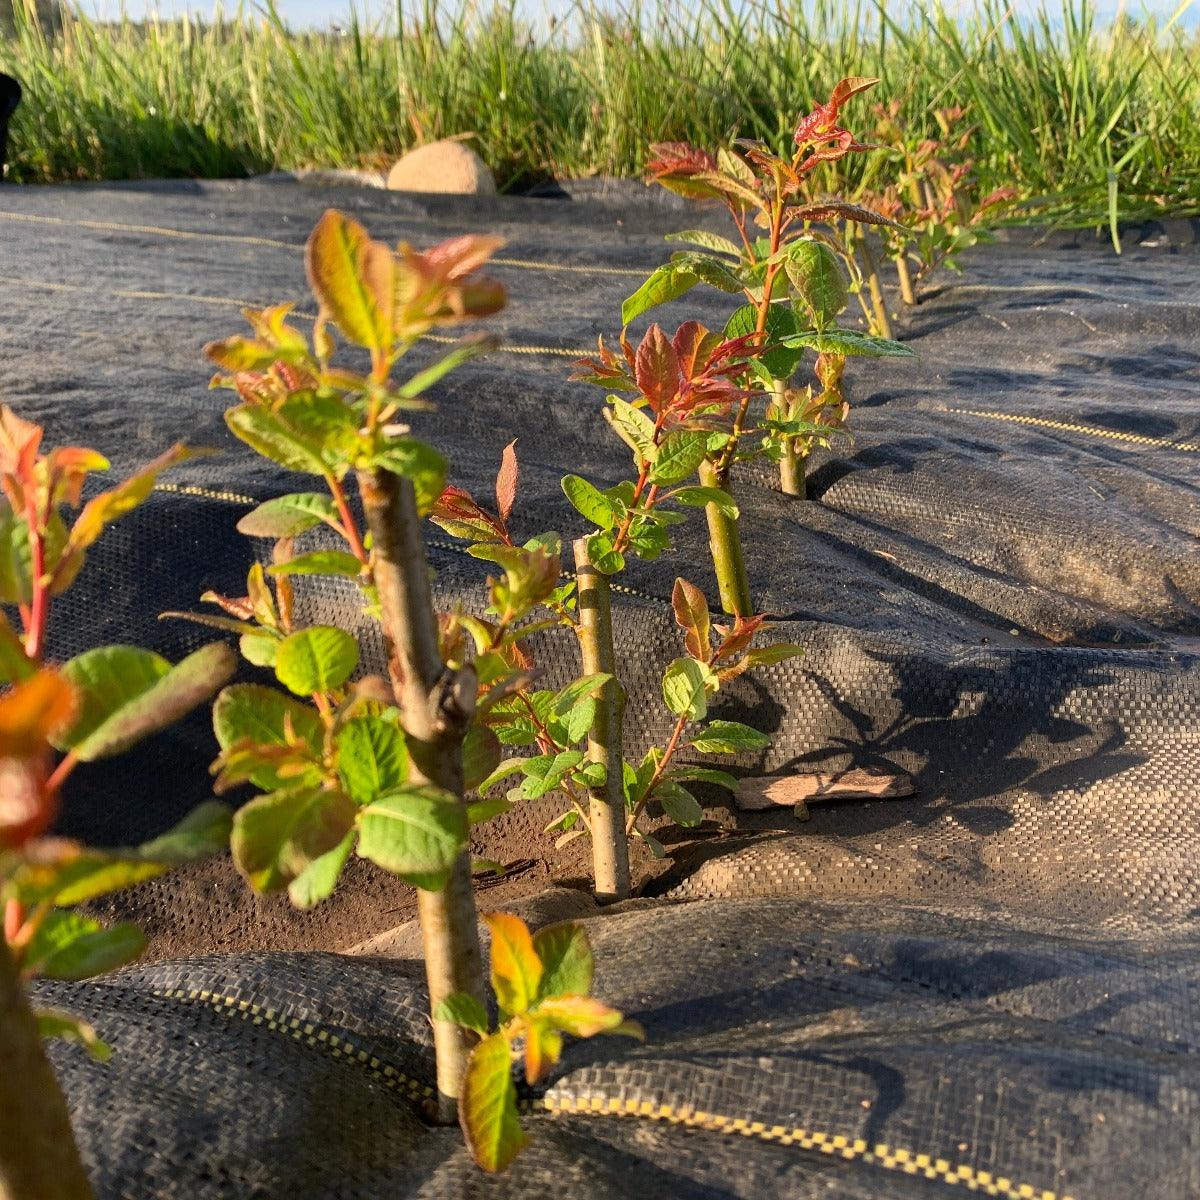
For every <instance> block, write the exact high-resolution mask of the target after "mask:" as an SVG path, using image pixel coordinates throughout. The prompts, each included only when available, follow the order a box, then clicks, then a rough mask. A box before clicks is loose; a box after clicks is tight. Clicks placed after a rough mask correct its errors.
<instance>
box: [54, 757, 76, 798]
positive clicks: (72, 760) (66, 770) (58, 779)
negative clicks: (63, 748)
mask: <svg viewBox="0 0 1200 1200" xmlns="http://www.w3.org/2000/svg"><path fill="white" fill-rule="evenodd" d="M77 766H79V759H78V758H76V757H75V751H74V750H70V751H68V752H67V754H66V755H65V756H64V757H63V759H62V760H61V761H60V762H59V764H58V766H57V767H55V768H54V770H53V771H52V772H51V773H50V777H49V778H48V779H47V780H46V791H47V792H48V793H50V794H51V795H53V794H54V793H55V792H57V791H58V790H59V788H61V787H62V785H63V784H64V783H65V782H66V779H67V776H68V775H70V774H71V772H72V771H74V770H75V768H76V767H77Z"/></svg>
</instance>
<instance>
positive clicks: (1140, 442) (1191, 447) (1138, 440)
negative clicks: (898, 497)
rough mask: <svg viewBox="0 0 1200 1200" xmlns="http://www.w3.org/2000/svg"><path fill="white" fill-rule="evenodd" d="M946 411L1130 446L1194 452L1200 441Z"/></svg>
mask: <svg viewBox="0 0 1200 1200" xmlns="http://www.w3.org/2000/svg"><path fill="white" fill-rule="evenodd" d="M945 411H946V412H951V413H957V414H959V415H960V416H964V417H986V418H987V419H988V420H992V421H1008V422H1011V423H1012V424H1014V425H1029V426H1032V427H1033V428H1035V429H1053V430H1057V431H1059V432H1061V433H1082V434H1085V435H1086V436H1088V437H1096V438H1104V439H1105V440H1106V441H1110V442H1128V443H1129V444H1130V445H1132V446H1149V447H1151V448H1153V449H1156V450H1180V451H1183V452H1185V453H1189V454H1195V453H1197V452H1198V451H1200V443H1196V442H1175V441H1172V440H1171V439H1170V438H1158V437H1146V436H1144V435H1142V434H1140V433H1121V432H1120V431H1119V430H1116V429H1105V428H1104V427H1103V426H1102V425H1085V424H1082V423H1080V422H1078V421H1052V420H1049V419H1048V418H1046V417H1029V416H1025V415H1023V414H1020V413H1006V412H990V411H988V410H987V409H981V408H947V409H946V410H945Z"/></svg>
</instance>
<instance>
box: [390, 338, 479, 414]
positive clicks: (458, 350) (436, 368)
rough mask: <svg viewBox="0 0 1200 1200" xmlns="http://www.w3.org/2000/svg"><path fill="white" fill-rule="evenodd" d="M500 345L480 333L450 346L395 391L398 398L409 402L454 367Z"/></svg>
mask: <svg viewBox="0 0 1200 1200" xmlns="http://www.w3.org/2000/svg"><path fill="white" fill-rule="evenodd" d="M499 345H500V339H499V338H498V337H496V336H495V335H493V334H489V333H480V334H474V335H472V336H470V337H465V338H463V339H462V340H461V341H460V342H457V343H456V344H455V345H453V346H451V347H450V348H449V349H448V350H447V351H446V352H445V353H444V354H442V355H441V356H440V357H438V358H436V359H434V361H433V362H431V363H430V364H429V365H428V366H427V367H422V368H421V369H420V370H419V371H417V372H416V373H415V374H414V375H412V376H411V377H410V378H408V379H406V380H405V381H404V383H403V384H401V386H400V387H399V388H398V389H397V390H396V394H397V395H398V396H401V397H403V398H404V399H405V400H411V399H413V398H414V397H416V396H419V395H420V394H421V393H422V392H424V391H427V390H428V389H429V388H431V387H433V385H434V384H435V383H437V381H438V380H439V379H441V378H442V377H443V376H444V375H448V374H449V373H450V372H451V371H453V370H454V369H455V368H456V367H461V366H462V364H463V363H465V362H469V361H470V360H471V359H473V358H478V357H479V355H481V354H488V353H489V352H491V351H492V350H495V349H496V347H497V346H499Z"/></svg>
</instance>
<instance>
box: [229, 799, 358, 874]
mask: <svg viewBox="0 0 1200 1200" xmlns="http://www.w3.org/2000/svg"><path fill="white" fill-rule="evenodd" d="M356 811H357V808H356V806H355V804H354V801H353V800H351V799H350V798H349V796H346V795H343V794H342V793H341V792H337V791H329V790H328V789H326V788H320V787H297V788H291V789H288V790H285V791H280V792H271V793H270V794H269V795H266V796H259V797H257V798H256V799H254V800H251V801H250V803H249V804H246V805H244V806H243V807H242V808H240V809H239V810H238V811H237V813H236V814H235V815H234V818H233V834H232V836H231V837H230V843H229V845H230V849H231V850H232V851H233V861H234V862H235V863H236V864H237V868H238V870H239V871H241V873H242V874H243V875H244V876H245V877H246V879H247V881H248V882H249V884H250V886H251V887H252V888H254V890H255V891H257V892H274V891H278V890H279V889H280V888H282V887H284V886H286V885H287V884H289V883H291V882H292V880H294V879H296V878H297V877H298V876H299V875H301V874H303V873H304V871H305V870H307V868H308V867H310V866H311V865H312V864H313V863H314V862H315V861H316V860H317V859H319V858H320V857H321V856H322V855H324V854H326V853H328V852H329V851H330V850H332V849H334V847H336V846H337V845H338V843H339V842H341V840H342V839H343V838H344V837H345V836H346V835H347V834H348V833H349V832H350V831H351V829H352V828H353V826H354V815H355V813H356Z"/></svg>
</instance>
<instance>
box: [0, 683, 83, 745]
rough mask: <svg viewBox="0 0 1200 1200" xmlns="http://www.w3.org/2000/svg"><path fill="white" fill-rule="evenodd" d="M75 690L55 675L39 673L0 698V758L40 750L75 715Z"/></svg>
mask: <svg viewBox="0 0 1200 1200" xmlns="http://www.w3.org/2000/svg"><path fill="white" fill-rule="evenodd" d="M75 709H76V696H75V689H74V688H73V687H71V685H70V684H69V683H68V682H67V681H66V680H65V679H64V678H63V677H62V676H61V675H60V674H58V672H57V671H51V670H42V671H39V672H38V673H37V674H36V675H33V676H31V677H30V678H29V679H27V680H25V681H24V682H23V683H18V684H17V685H16V687H14V688H13V689H12V690H11V691H9V692H6V693H5V694H4V695H3V696H0V758H25V757H27V756H29V755H31V754H34V753H38V752H40V751H41V750H43V749H44V748H45V746H46V744H47V743H48V742H49V740H50V738H51V737H52V736H53V735H54V734H56V733H58V732H59V731H60V730H62V729H64V728H65V727H66V726H67V725H69V724H70V722H71V719H72V718H73V717H74V715H75Z"/></svg>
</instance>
